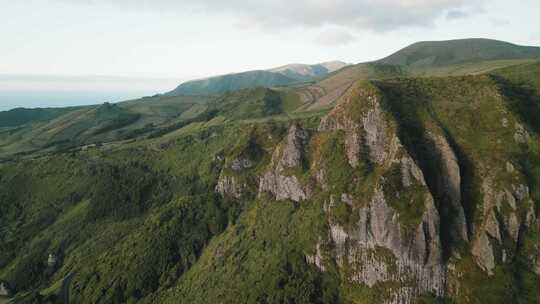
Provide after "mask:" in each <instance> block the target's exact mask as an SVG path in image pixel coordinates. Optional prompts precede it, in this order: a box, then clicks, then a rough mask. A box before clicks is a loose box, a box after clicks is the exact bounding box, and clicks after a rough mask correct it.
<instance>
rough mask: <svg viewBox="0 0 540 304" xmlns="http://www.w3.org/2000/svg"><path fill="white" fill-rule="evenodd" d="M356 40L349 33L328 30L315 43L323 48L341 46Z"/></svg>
mask: <svg viewBox="0 0 540 304" xmlns="http://www.w3.org/2000/svg"><path fill="white" fill-rule="evenodd" d="M355 39H356V37H355V36H354V35H352V34H351V33H349V32H347V31H341V30H332V31H330V30H328V31H324V32H322V33H321V34H320V35H319V36H318V37H317V39H315V42H316V43H317V44H321V45H323V46H339V45H345V44H349V43H351V42H353V41H354V40H355Z"/></svg>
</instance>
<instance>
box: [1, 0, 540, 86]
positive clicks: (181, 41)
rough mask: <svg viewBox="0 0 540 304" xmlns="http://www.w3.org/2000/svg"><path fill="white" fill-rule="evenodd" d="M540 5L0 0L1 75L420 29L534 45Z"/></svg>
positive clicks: (448, 0) (267, 58) (229, 66)
mask: <svg viewBox="0 0 540 304" xmlns="http://www.w3.org/2000/svg"><path fill="white" fill-rule="evenodd" d="M538 12H540V1H538V0H521V1H520V0H514V1H508V0H490V1H487V0H486V1H482V0H468V1H465V0H271V1H267V0H250V1H248V0H228V1H225V0H176V1H174V0H17V1H14V0H0V20H1V23H0V41H2V44H1V47H0V74H5V75H11V74H18V75H26V74H37V75H56V76H62V77H64V76H66V75H67V76H70V75H73V76H88V75H103V76H122V77H131V78H158V79H169V80H171V81H173V82H175V81H180V80H186V79H190V78H197V77H203V76H209V75H216V74H224V73H228V72H238V71H245V70H252V69H263V68H270V67H275V66H279V65H283V64H287V63H293V62H294V63H317V62H321V61H328V60H343V61H347V62H351V63H357V62H363V61H368V60H373V59H378V58H381V57H384V56H386V55H388V54H390V53H392V52H394V51H396V50H398V49H400V48H402V47H404V46H406V45H408V44H410V43H413V42H416V41H420V40H446V39H455V38H468V37H484V38H494V39H500V40H506V41H509V42H514V43H517V44H525V45H540V22H539V21H538V20H539V18H538ZM8 78H9V77H8ZM56 79H57V78H56ZM8 80H9V79H8ZM165 82H166V81H162V83H163V86H165ZM166 83H167V86H170V83H171V82H170V81H169V82H166ZM8 85H10V86H12V87H11V88H12V89H16V88H17V89H21V88H22V89H24V88H25V86H24V84H23V85H22V87H21V83H20V82H19V83H18V84H15V81H13V80H12V81H11V82H10V81H7V80H6V79H5V77H4V80H2V77H0V90H1V89H2V87H1V86H4V88H6V87H7V86H8ZM34 85H36V84H35V83H34ZM45 86H46V85H45ZM96 87H97V88H98V89H99V88H101V87H103V84H102V83H101V84H99V85H98V84H96ZM106 87H107V86H106ZM109 87H110V85H109ZM109 89H110V88H109Z"/></svg>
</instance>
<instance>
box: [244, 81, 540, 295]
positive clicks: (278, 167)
mask: <svg viewBox="0 0 540 304" xmlns="http://www.w3.org/2000/svg"><path fill="white" fill-rule="evenodd" d="M390 102H392V101H391V100H388V99H387V97H385V96H384V94H383V93H381V91H380V90H379V89H378V88H377V87H376V86H373V85H371V84H366V83H357V84H356V85H355V86H353V87H352V88H351V89H350V91H349V92H348V94H346V95H345V96H344V97H343V98H342V99H341V100H340V101H339V103H338V104H337V105H336V107H335V108H334V109H333V110H332V111H331V112H330V113H329V114H328V115H326V116H325V117H323V118H322V119H321V121H320V124H319V126H318V128H317V130H314V131H312V132H311V133H310V132H308V131H306V130H305V129H303V128H302V126H301V125H299V124H297V123H293V124H291V125H290V128H289V130H288V132H287V135H286V136H285V137H284V139H283V140H282V142H281V143H280V144H278V145H277V146H276V147H275V149H274V151H273V154H272V160H271V163H270V165H269V166H268V167H267V169H266V171H265V173H263V174H262V175H260V176H259V177H258V181H259V182H258V192H259V193H260V194H259V195H261V194H262V193H265V192H266V193H269V194H271V196H272V197H273V198H274V199H275V200H276V201H283V200H292V201H295V202H303V201H307V203H308V204H309V203H310V201H311V200H312V198H313V197H317V198H323V204H322V208H323V209H324V214H325V217H326V225H327V229H328V230H327V233H326V234H321V235H319V241H318V242H317V243H316V244H315V245H314V249H313V252H314V253H313V254H306V260H307V261H308V262H309V263H311V264H313V265H315V266H316V267H317V268H318V269H319V270H320V271H321V272H326V271H328V269H330V268H331V267H332V265H335V266H334V267H336V269H337V270H338V271H339V272H340V273H341V274H342V276H343V277H344V278H345V280H347V281H348V282H349V283H351V284H357V285H358V286H367V287H369V288H382V289H383V290H385V292H384V294H385V296H384V301H383V302H384V303H413V302H414V301H416V299H418V298H419V297H421V296H422V295H426V294H432V295H435V296H437V297H450V298H452V297H457V296H458V295H459V293H460V292H461V293H463V290H464V289H466V287H464V285H465V283H463V282H462V281H461V278H462V277H463V272H462V270H461V268H460V265H461V264H462V263H464V261H465V260H467V259H468V258H467V257H472V259H473V260H474V263H475V265H476V266H475V267H478V269H479V271H481V272H483V273H484V274H485V275H487V276H493V275H494V270H495V269H496V267H499V266H498V265H504V264H505V263H506V264H508V263H510V262H511V261H512V260H514V259H515V258H516V257H517V256H518V255H519V254H520V253H519V250H520V245H519V243H520V240H521V239H523V238H524V237H525V234H526V233H527V231H528V229H529V228H530V227H531V226H532V225H533V224H534V223H535V221H536V216H535V209H534V206H535V204H534V202H533V200H532V199H531V198H530V193H529V192H530V190H529V188H528V186H527V185H526V184H524V183H523V181H524V176H523V173H521V172H520V171H519V170H518V169H517V168H516V167H515V166H514V165H512V164H511V163H510V162H508V163H507V164H506V166H505V167H506V168H505V171H504V172H497V173H495V174H494V172H491V175H484V174H480V175H481V176H478V180H479V181H481V187H480V188H479V189H478V191H479V193H480V195H481V196H482V197H483V199H482V200H481V202H478V204H477V205H476V206H475V209H476V210H477V212H476V213H475V214H473V213H472V212H469V215H467V213H466V209H467V207H468V208H469V209H470V208H471V206H470V205H472V204H475V202H473V201H467V200H468V198H467V197H466V195H464V193H463V191H464V190H463V189H466V190H465V191H470V190H467V189H468V188H469V186H468V185H466V184H465V181H464V180H463V178H462V174H464V173H463V172H462V170H464V169H463V168H464V165H463V161H464V160H463V159H460V158H459V157H458V155H457V152H456V148H455V145H456V144H455V143H451V141H452V139H451V138H450V137H449V135H448V133H447V132H448V131H445V128H443V126H442V125H441V122H440V121H436V123H432V122H428V123H426V125H425V126H424V127H423V128H422V130H423V131H422V133H420V134H422V136H421V138H420V142H421V143H422V147H421V149H419V148H418V147H415V146H414V145H411V142H410V137H407V134H404V133H403V132H401V128H403V125H402V124H403V121H401V120H400V117H397V115H396V112H392V111H385V110H383V109H384V108H388V107H389V105H388V103H390ZM390 107H391V106H390ZM516 132H517V133H519V134H524V132H525V131H524V130H523V129H522V128H519V127H518V128H516ZM513 137H516V136H513ZM525 137H526V136H525V135H523V136H522V135H520V136H517V137H516V139H515V140H516V142H517V143H523V140H524V138H525ZM449 138H450V139H449ZM403 141H407V145H404V144H402V142H403ZM426 158H429V160H428V161H427V160H426ZM485 166H487V164H485V163H482V162H481V163H479V164H477V167H478V168H481V169H479V170H480V171H482V172H484V171H483V170H485ZM468 174H470V172H469V173H468ZM428 177H429V178H430V180H426V179H427V178H428ZM495 179H499V180H500V179H508V180H512V182H510V183H500V182H499V183H498V184H497V186H495V183H494V180H495ZM467 182H470V179H469V180H467ZM233 193H234V191H233ZM344 210H345V211H344ZM468 216H469V217H468ZM536 248H537V247H536ZM529 260H530V263H531V265H532V266H533V270H534V271H536V272H538V262H537V261H538V258H537V257H536V255H534V256H533V255H531V256H530V257H529ZM501 267H502V266H501ZM462 283H463V284H462Z"/></svg>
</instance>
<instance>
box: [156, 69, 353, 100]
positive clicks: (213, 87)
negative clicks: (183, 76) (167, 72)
mask: <svg viewBox="0 0 540 304" xmlns="http://www.w3.org/2000/svg"><path fill="white" fill-rule="evenodd" d="M345 66H347V64H346V63H343V62H339V61H331V62H325V63H320V64H314V65H306V64H290V65H285V66H282V67H278V68H274V69H270V70H260V71H248V72H243V73H235V74H228V75H223V76H215V77H210V78H206V79H200V80H192V81H188V82H185V83H182V84H181V85H179V86H178V87H177V88H176V89H174V90H173V91H171V92H169V93H167V95H173V96H174V95H216V94H221V93H225V92H228V91H235V90H241V89H248V88H255V87H267V88H270V87H276V86H285V85H288V84H291V83H294V82H298V81H306V80H312V79H315V78H318V77H323V76H325V75H327V74H329V73H331V72H334V71H336V70H339V69H341V68H343V67H345Z"/></svg>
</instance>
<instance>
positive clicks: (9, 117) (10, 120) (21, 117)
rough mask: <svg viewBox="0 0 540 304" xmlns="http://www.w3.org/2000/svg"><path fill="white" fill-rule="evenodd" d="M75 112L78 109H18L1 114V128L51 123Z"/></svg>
mask: <svg viewBox="0 0 540 304" xmlns="http://www.w3.org/2000/svg"><path fill="white" fill-rule="evenodd" d="M74 110H76V108H48V109H24V108H17V109H13V110H10V111H5V112H0V128H5V127H16V126H20V125H24V124H27V123H32V122H43V121H49V120H52V119H54V118H56V117H58V116H60V115H63V114H66V113H68V112H71V111H74Z"/></svg>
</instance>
